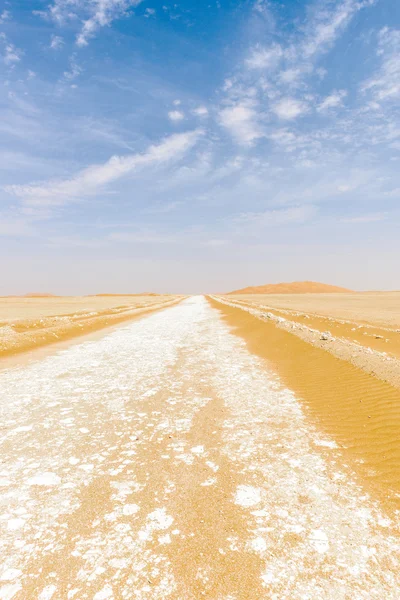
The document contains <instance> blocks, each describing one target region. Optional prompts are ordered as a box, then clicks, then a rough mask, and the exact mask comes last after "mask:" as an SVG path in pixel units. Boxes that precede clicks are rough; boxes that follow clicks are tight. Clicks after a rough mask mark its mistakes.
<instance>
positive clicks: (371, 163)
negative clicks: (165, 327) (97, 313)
mask: <svg viewBox="0 0 400 600" xmlns="http://www.w3.org/2000/svg"><path fill="white" fill-rule="evenodd" d="M399 65H400V5H399V4H398V3H395V2H393V0H343V1H336V0H334V1H325V2H312V1H304V2H294V1H292V0H288V1H286V2H284V3H278V2H275V1H271V2H266V1H263V0H254V1H252V2H242V1H237V2H232V1H229V0H221V1H219V2H211V3H209V4H208V5H205V4H203V3H200V4H199V3H195V2H193V0H182V1H181V2H179V3H173V4H168V3H165V2H159V1H158V0H157V1H150V0H149V1H146V2H145V1H143V2H141V1H140V0H122V1H121V0H102V1H100V0H95V1H94V2H93V1H90V2H89V0H75V1H74V2H73V3H71V2H69V0H46V1H45V2H38V1H37V0H35V1H33V2H30V3H11V2H6V3H5V5H4V10H3V11H2V12H1V13H0V69H1V73H2V76H3V82H4V85H3V86H2V91H1V108H0V110H1V120H0V123H1V125H0V129H1V141H0V153H1V158H2V160H1V161H0V169H1V173H0V198H1V209H0V254H1V261H0V266H1V267H2V278H1V283H0V295H7V294H26V293H29V292H38V293H40V292H51V293H54V294H60V295H62V294H95V293H101V292H103V293H112V292H115V293H135V292H136V293H137V292H143V291H152V292H169V293H188V294H190V293H207V292H213V291H221V290H235V289H239V288H244V287H247V286H258V285H263V284H267V283H278V282H284V281H300V280H312V281H323V282H327V283H329V284H332V285H337V286H341V287H346V288H350V289H354V290H370V289H386V290H395V289H400V275H399V270H398V266H397V262H398V256H399V252H400V239H399V235H398V231H399V209H398V206H399V199H400V176H399V160H400V123H399V100H400V67H399Z"/></svg>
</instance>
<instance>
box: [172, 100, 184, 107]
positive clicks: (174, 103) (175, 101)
mask: <svg viewBox="0 0 400 600" xmlns="http://www.w3.org/2000/svg"><path fill="white" fill-rule="evenodd" d="M172 104H173V105H174V106H180V105H181V104H182V102H181V101H180V100H179V99H176V100H174V101H173V103H172Z"/></svg>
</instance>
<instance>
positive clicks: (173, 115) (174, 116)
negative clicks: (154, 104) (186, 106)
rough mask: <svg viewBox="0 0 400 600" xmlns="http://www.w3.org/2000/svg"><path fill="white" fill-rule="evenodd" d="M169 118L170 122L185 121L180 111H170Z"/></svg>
mask: <svg viewBox="0 0 400 600" xmlns="http://www.w3.org/2000/svg"><path fill="white" fill-rule="evenodd" d="M168 118H169V120H170V121H174V122H178V121H183V119H184V118H185V115H184V114H183V112H182V111H180V110H170V111H169V113H168Z"/></svg>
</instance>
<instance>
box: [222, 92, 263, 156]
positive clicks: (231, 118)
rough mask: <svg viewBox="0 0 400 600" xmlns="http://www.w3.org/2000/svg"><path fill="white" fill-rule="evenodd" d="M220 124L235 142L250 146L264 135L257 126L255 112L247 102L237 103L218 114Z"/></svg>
mask: <svg viewBox="0 0 400 600" xmlns="http://www.w3.org/2000/svg"><path fill="white" fill-rule="evenodd" d="M219 119H220V123H221V125H222V126H223V127H225V128H226V129H228V130H229V132H230V133H231V135H232V136H233V137H234V138H235V139H236V141H237V142H239V143H240V144H243V145H251V144H252V143H253V142H254V140H256V139H257V138H260V137H262V136H263V135H264V134H263V132H262V129H261V128H260V126H259V124H258V118H257V112H256V111H255V109H254V108H253V106H252V105H251V104H250V103H248V102H244V101H243V102H238V103H237V104H235V105H232V106H228V107H227V108H223V109H222V110H221V111H220V112H219Z"/></svg>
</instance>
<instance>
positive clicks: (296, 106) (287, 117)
mask: <svg viewBox="0 0 400 600" xmlns="http://www.w3.org/2000/svg"><path fill="white" fill-rule="evenodd" d="M307 111H308V106H307V104H305V102H302V101H300V100H296V99H295V98H282V99H281V100H279V102H277V103H276V104H274V105H273V106H272V112H274V113H275V114H276V116H277V117H278V118H279V119H282V120H283V121H291V120H292V119H296V118H297V117H299V116H300V115H302V114H304V113H306V112H307Z"/></svg>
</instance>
